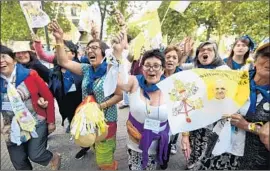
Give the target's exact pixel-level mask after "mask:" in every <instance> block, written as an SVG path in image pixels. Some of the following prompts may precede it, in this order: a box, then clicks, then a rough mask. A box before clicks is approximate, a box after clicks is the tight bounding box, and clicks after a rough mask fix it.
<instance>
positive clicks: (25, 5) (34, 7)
mask: <svg viewBox="0 0 270 171" xmlns="http://www.w3.org/2000/svg"><path fill="white" fill-rule="evenodd" d="M20 5H21V8H22V11H23V14H24V16H25V18H26V21H27V23H28V25H29V27H30V28H42V27H44V26H46V25H48V24H49V23H50V18H49V16H48V15H47V14H46V13H45V12H44V11H43V10H42V9H41V1H20Z"/></svg>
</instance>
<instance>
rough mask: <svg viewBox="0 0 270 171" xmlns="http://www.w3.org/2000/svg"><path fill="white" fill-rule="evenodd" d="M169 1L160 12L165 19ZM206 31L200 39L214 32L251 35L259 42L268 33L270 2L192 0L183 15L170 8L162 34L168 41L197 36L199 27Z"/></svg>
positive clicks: (214, 33) (264, 0) (217, 33)
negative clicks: (166, 36)
mask: <svg viewBox="0 0 270 171" xmlns="http://www.w3.org/2000/svg"><path fill="white" fill-rule="evenodd" d="M169 3H170V1H164V2H163V3H162V4H161V6H160V8H159V9H158V11H159V16H160V20H162V19H163V17H164V15H165V12H166V10H167V8H168V5H169ZM200 26H204V27H205V28H206V32H205V33H203V34H202V35H201V36H199V37H198V38H200V40H201V41H205V40H208V39H209V38H210V36H211V35H216V36H218V39H219V40H220V38H221V36H222V35H224V34H225V35H236V36H241V35H243V34H248V35H250V36H251V37H252V38H253V39H254V40H255V41H256V42H259V41H260V40H261V39H262V38H264V37H265V36H268V35H269V1H266V0H261V1H192V2H191V3H190V5H189V7H188V8H187V9H186V11H185V12H184V13H183V14H180V13H178V12H176V11H173V10H171V9H169V12H168V14H167V16H166V18H165V20H164V23H163V25H162V33H163V34H167V35H168V43H171V42H172V41H179V40H181V39H182V38H183V37H185V36H187V35H193V37H194V38H196V36H195V34H194V33H195V32H194V31H196V29H197V28H199V27H200Z"/></svg>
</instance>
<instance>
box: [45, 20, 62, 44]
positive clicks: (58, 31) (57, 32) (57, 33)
mask: <svg viewBox="0 0 270 171" xmlns="http://www.w3.org/2000/svg"><path fill="white" fill-rule="evenodd" d="M48 30H50V31H52V33H53V36H54V37H55V39H59V40H62V39H63V35H64V32H63V30H62V28H61V27H60V26H59V24H58V23H57V21H56V20H53V21H52V22H51V23H50V24H49V25H48Z"/></svg>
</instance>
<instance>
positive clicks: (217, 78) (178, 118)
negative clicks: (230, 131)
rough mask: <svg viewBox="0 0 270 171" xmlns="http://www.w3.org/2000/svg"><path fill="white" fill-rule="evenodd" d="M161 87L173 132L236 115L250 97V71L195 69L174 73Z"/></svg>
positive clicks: (159, 85)
mask: <svg viewBox="0 0 270 171" xmlns="http://www.w3.org/2000/svg"><path fill="white" fill-rule="evenodd" d="M157 86H158V87H159V88H160V90H161V91H162V93H163V95H164V97H165V102H166V103H167V107H168V120H169V124H170V128H171V131H172V133H173V134H176V133H179V132H186V131H193V130H196V129H199V128H203V127H205V126H207V125H210V124H212V123H214V122H216V121H218V120H219V119H221V118H222V116H223V115H225V114H234V113H236V112H237V111H238V110H239V109H240V108H241V107H242V106H243V105H244V104H245V103H246V102H247V100H248V98H249V75H248V72H247V71H235V70H210V69H193V70H188V71H182V72H179V73H176V74H173V75H172V76H170V77H168V78H166V79H165V80H163V81H161V82H160V83H158V84H157ZM205 118H207V119H205Z"/></svg>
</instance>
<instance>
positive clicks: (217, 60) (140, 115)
mask: <svg viewBox="0 0 270 171" xmlns="http://www.w3.org/2000/svg"><path fill="white" fill-rule="evenodd" d="M116 17H117V23H118V25H119V28H120V32H119V34H117V35H116V36H115V37H113V38H112V40H111V46H108V45H107V44H106V43H105V42H104V41H102V40H99V38H98V31H97V30H95V29H93V30H92V37H93V39H91V40H90V41H89V42H88V43H87V45H86V48H85V51H84V50H82V49H81V48H79V47H78V46H77V45H75V44H74V43H73V42H72V41H70V40H64V39H63V34H64V33H63V30H62V29H61V27H60V26H59V24H58V23H57V22H56V21H55V20H53V21H52V22H51V23H50V24H49V25H48V28H49V30H50V31H51V33H52V35H53V36H54V38H55V42H56V44H55V48H54V51H55V53H54V54H53V55H50V54H47V53H46V52H44V50H43V48H42V44H41V41H40V40H39V38H38V37H37V36H36V35H32V37H33V42H32V43H31V44H25V43H20V44H14V45H13V47H7V46H4V45H2V44H1V51H0V53H1V77H0V85H1V119H2V120H3V125H1V133H2V134H3V135H4V137H5V141H6V145H7V149H8V152H9V155H10V158H11V162H12V164H13V166H14V168H15V169H16V170H32V169H33V168H32V165H31V163H30V160H31V161H32V162H35V163H38V164H40V165H43V166H47V165H49V164H50V166H51V169H52V170H58V169H60V166H61V157H60V154H59V153H57V152H51V151H50V150H48V149H47V140H48V135H49V134H50V133H52V132H53V131H54V130H55V129H56V126H59V125H55V109H54V108H55V106H54V105H55V103H54V99H55V100H56V102H57V103H56V104H57V105H58V106H59V111H60V114H61V116H62V119H63V120H62V121H63V122H62V126H63V123H64V120H65V119H67V120H68V122H69V125H68V126H67V129H66V132H67V133H70V132H71V129H72V127H71V125H72V119H73V117H74V114H75V113H76V112H75V111H76V109H77V107H78V106H79V104H80V103H81V102H82V101H83V100H84V99H86V98H87V97H88V96H93V97H94V99H95V101H96V103H97V104H98V107H99V109H100V110H101V111H103V113H104V117H105V121H106V124H107V126H108V127H107V132H106V136H104V138H103V140H102V141H99V142H97V141H96V142H95V143H94V145H92V146H91V147H90V146H89V147H85V146H84V147H83V146H82V147H81V150H80V151H78V153H77V154H76V156H74V157H75V158H76V159H81V158H83V157H84V155H85V154H86V153H87V151H89V150H93V151H94V152H95V157H96V164H97V166H98V168H99V169H101V170H117V168H118V162H117V161H116V160H115V159H114V152H115V149H116V142H117V141H116V133H117V117H118V116H117V114H118V110H117V104H118V103H119V102H121V101H122V100H123V99H124V103H123V104H122V105H121V106H120V107H119V108H120V109H122V108H125V107H129V113H127V115H128V120H127V122H126V127H127V133H128V138H127V153H128V159H127V163H128V167H129V169H130V170H156V169H161V170H165V169H167V167H168V165H170V160H169V159H170V155H172V154H176V153H181V152H182V153H183V154H184V156H185V158H186V159H187V169H189V170H206V169H207V170H208V169H209V170H227V169H232V170H238V169H240V170H257V169H258V170H259V169H262V170H268V169H270V166H269V158H270V156H269V150H270V149H269V119H270V107H269V104H270V95H269V93H270V91H269V77H270V42H269V37H268V38H266V39H264V40H263V41H262V42H261V43H260V44H259V45H258V46H257V47H256V48H255V43H254V42H253V40H252V39H251V38H250V37H249V36H247V35H246V36H241V37H240V38H238V39H236V40H235V43H234V44H233V46H232V49H231V53H230V55H229V56H228V57H227V58H225V59H223V58H221V56H220V55H219V53H218V45H217V44H216V43H215V42H213V41H205V42H202V43H201V44H200V45H199V46H198V47H197V48H196V50H195V49H194V48H193V45H194V42H193V41H192V39H191V38H186V39H185V40H183V41H182V42H181V43H179V44H177V45H169V46H167V47H165V48H164V47H163V48H157V49H152V50H148V51H144V52H142V54H141V57H140V59H138V60H134V55H133V54H132V53H131V52H129V53H128V49H129V43H130V41H131V40H132V38H131V37H130V36H129V35H127V25H126V23H125V21H124V19H123V16H122V14H121V13H119V12H116ZM266 36H268V35H266ZM193 50H195V51H194V53H193ZM251 52H252V53H251ZM253 52H254V53H253ZM193 54H194V56H193ZM123 56H125V57H126V59H127V60H128V61H129V63H130V65H131V68H130V71H129V72H128V75H127V73H123V72H113V71H115V68H116V67H117V66H120V65H123V60H122V59H123ZM39 59H42V60H44V61H47V62H49V63H52V64H53V68H52V69H48V68H47V67H46V66H44V65H43V64H42V63H41V62H40V61H39ZM193 68H203V69H209V70H248V71H249V79H250V98H249V100H248V101H247V102H246V104H245V105H243V106H242V107H241V109H240V110H239V111H238V112H237V113H234V114H233V113H231V114H229V116H224V117H223V118H222V119H221V120H219V121H217V122H215V123H213V124H211V125H208V126H207V127H204V128H200V129H197V130H194V131H190V132H183V133H180V134H182V135H180V136H179V134H175V135H172V133H171V131H170V125H169V123H168V109H167V105H166V101H165V97H164V94H162V92H161V90H159V88H158V87H157V86H156V84H157V83H159V82H160V81H162V80H164V79H166V78H167V77H170V76H171V75H173V74H175V73H178V72H184V71H185V70H190V69H193ZM117 71H118V70H117ZM112 73H113V76H112V77H110V79H111V80H112V81H111V82H110V83H111V85H110V86H109V88H108V91H109V92H112V93H111V94H109V95H108V96H107V94H108V93H107V92H108V91H107V90H105V89H104V84H106V80H107V79H108V78H107V76H108V75H110V74H112ZM105 91H106V92H105ZM222 93H223V90H222V87H221V88H220V90H217V94H219V95H220V96H222ZM105 94H106V95H105ZM205 119H207V118H205ZM228 119H229V120H230V121H231V124H232V131H234V133H235V135H245V136H242V137H243V138H242V139H241V141H239V142H238V143H235V144H232V146H233V149H235V153H234V152H232V153H223V154H221V155H213V154H212V150H213V148H214V146H215V142H216V141H218V138H216V134H215V133H214V131H213V128H214V127H215V126H216V125H218V124H221V122H222V121H224V120H228ZM148 122H153V123H158V124H159V126H158V128H149V129H147V128H146V127H147V126H149V125H147V123H148ZM178 138H180V143H181V144H180V146H181V150H178V149H177V143H178V142H179V141H178ZM66 141H68V140H66ZM239 150H240V151H243V155H238V153H237V151H239Z"/></svg>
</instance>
